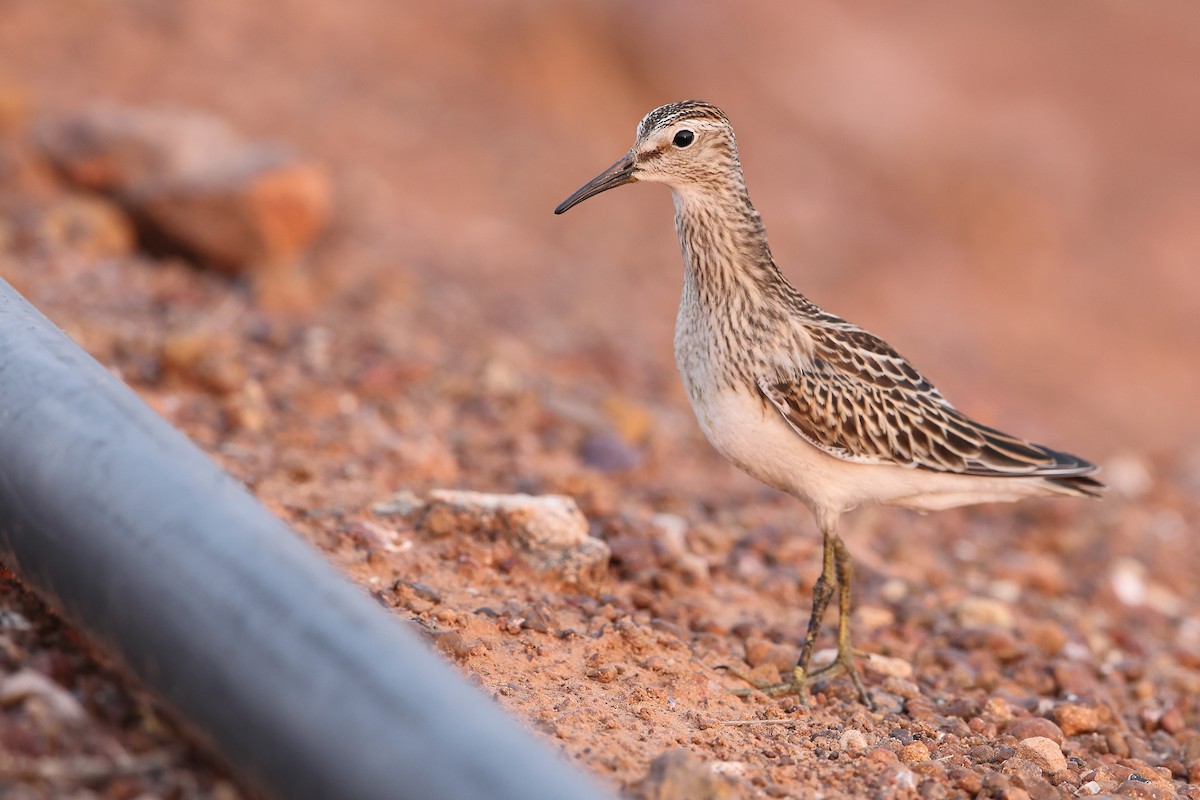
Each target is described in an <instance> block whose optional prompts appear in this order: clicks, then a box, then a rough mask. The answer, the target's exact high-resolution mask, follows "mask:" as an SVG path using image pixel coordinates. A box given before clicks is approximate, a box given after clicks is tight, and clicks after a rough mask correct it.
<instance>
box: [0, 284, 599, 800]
mask: <svg viewBox="0 0 1200 800" xmlns="http://www.w3.org/2000/svg"><path fill="white" fill-rule="evenodd" d="M0 558H2V559H3V560H4V561H6V562H7V563H8V564H9V565H10V566H11V567H13V568H14V569H15V570H16V571H17V573H18V574H19V575H20V576H21V578H22V580H23V581H25V582H27V583H28V584H29V585H31V586H32V587H33V588H35V589H36V590H37V591H38V592H40V593H41V594H42V595H43V596H44V597H45V598H46V599H47V600H48V601H49V602H50V603H51V604H52V605H53V606H54V607H56V608H57V609H59V610H60V611H61V612H62V613H63V614H64V615H65V616H66V617H67V618H69V619H71V620H72V621H74V622H75V623H76V624H78V625H79V626H80V627H81V628H83V629H84V630H85V631H87V632H88V633H90V634H91V636H92V637H93V638H94V639H96V640H98V641H99V642H100V643H101V645H102V646H103V647H105V648H106V649H107V650H108V651H109V652H110V653H113V654H115V655H116V656H118V657H119V658H120V660H121V661H122V662H123V663H124V664H125V665H126V666H127V667H128V669H129V670H130V671H131V672H132V673H133V674H134V675H135V676H136V677H137V678H138V679H140V680H141V681H142V682H143V683H144V684H145V685H146V686H147V687H149V688H150V689H151V690H152V691H154V692H155V693H156V694H157V695H159V696H160V697H161V698H162V699H163V700H165V701H166V702H167V703H168V704H170V705H171V706H172V707H173V708H174V709H175V710H176V711H177V712H178V713H179V714H180V715H181V716H182V717H183V719H184V720H185V721H186V722H187V723H189V724H190V726H191V727H193V728H194V729H195V730H197V731H198V732H199V733H200V735H201V737H202V738H203V739H205V740H206V741H207V742H208V743H209V744H210V745H211V746H212V747H213V748H215V750H216V751H217V752H219V753H220V754H221V755H223V756H224V758H225V759H226V760H227V761H228V762H229V763H230V764H231V765H233V766H234V768H235V769H237V770H238V771H239V772H240V773H241V774H242V775H243V776H244V777H246V778H247V780H248V781H249V782H251V783H252V784H253V785H257V786H259V787H263V788H265V789H266V790H267V791H268V792H269V793H270V794H273V795H274V796H276V797H279V798H287V799H288V800H290V799H291V798H310V797H311V798H338V800H357V799H358V798H362V800H368V799H371V800H374V799H376V798H388V799H389V800H405V799H407V798H412V800H473V799H474V798H480V799H481V800H482V799H483V798H488V800H552V799H553V800H563V798H579V799H580V800H600V799H601V798H603V797H605V796H606V795H605V794H604V793H602V792H601V791H599V790H598V789H597V788H596V787H595V786H594V785H593V784H592V783H591V782H590V781H588V780H586V779H585V778H584V777H583V776H581V775H580V774H579V773H577V772H576V771H575V770H573V769H571V768H570V767H568V766H567V765H566V764H564V763H563V762H561V761H560V760H559V758H558V757H557V756H555V755H552V754H551V753H550V752H549V750H548V749H546V748H544V747H542V746H540V745H539V744H538V743H537V742H536V741H535V740H534V739H533V738H532V737H531V736H530V735H529V734H528V733H526V732H525V731H523V730H521V729H520V727H519V726H518V725H516V724H515V723H514V722H512V721H511V720H509V719H508V718H507V717H505V716H504V714H503V713H501V711H500V710H499V709H498V708H496V707H495V705H493V703H492V702H491V701H489V700H488V699H486V698H485V697H484V696H483V695H481V694H480V693H479V692H477V691H475V690H474V689H472V688H471V687H469V686H468V685H467V684H466V683H465V682H464V681H463V680H461V679H460V678H458V677H457V676H455V675H454V674H453V673H452V672H451V671H450V669H449V667H448V666H447V665H446V664H444V663H442V662H441V661H440V660H439V659H438V658H437V657H436V656H434V655H433V654H432V653H430V652H429V650H428V649H427V648H426V647H425V646H424V644H422V643H421V641H420V640H419V639H418V638H417V637H416V636H415V635H414V634H413V633H412V632H410V631H409V630H407V629H406V628H405V626H404V625H403V624H402V623H401V622H400V621H398V620H397V619H395V618H394V617H392V616H391V615H389V614H388V613H387V612H386V611H384V610H383V609H382V608H380V607H379V606H378V605H377V604H375V603H374V602H373V601H372V600H370V599H369V598H368V597H367V596H366V594H364V593H363V592H362V591H361V590H359V589H358V588H357V587H355V586H354V585H352V584H351V583H350V582H349V581H347V580H346V579H344V578H343V577H342V576H341V575H339V574H338V573H337V572H335V571H334V570H333V569H332V568H331V567H330V566H329V565H327V564H326V563H325V562H324V560H323V559H322V558H321V556H320V555H318V554H317V553H316V552H315V551H314V550H312V549H311V548H310V547H308V546H307V545H306V544H305V543H304V542H303V541H302V540H301V539H300V537H299V536H298V535H297V534H295V533H294V532H292V531H291V530H290V529H289V528H288V527H287V526H286V525H284V524H283V523H282V522H280V521H279V520H278V519H276V518H275V517H274V516H272V515H271V514H270V513H268V512H267V511H266V510H265V509H264V508H263V507H262V506H260V505H259V504H258V502H257V501H256V500H255V499H254V498H253V497H251V496H250V494H249V493H247V492H246V491H245V490H244V489H243V488H242V486H241V485H240V484H238V483H237V481H235V480H234V479H233V478H231V477H230V476H229V475H227V474H225V473H224V472H223V471H221V470H220V469H219V468H217V467H216V465H214V464H213V463H212V462H211V461H210V460H209V459H208V458H207V457H206V456H205V455H204V454H203V453H201V452H200V450H199V449H198V448H197V447H196V446H195V445H193V444H192V443H191V442H190V441H188V439H187V438H186V437H184V436H183V435H182V434H180V433H179V432H177V431H176V430H175V429H173V428H172V427H171V426H170V425H168V424H166V423H165V422H164V421H163V420H162V419H161V418H159V417H158V416H157V415H156V414H154V413H153V412H152V411H151V410H150V409H149V408H147V407H146V406H145V405H144V404H143V403H142V402H141V401H140V400H139V399H138V398H137V397H136V396H135V395H134V393H133V392H132V391H130V390H129V389H128V387H126V386H125V385H124V384H122V383H121V382H120V381H118V380H116V379H115V378H114V377H113V376H112V375H110V374H109V373H108V371H107V370H105V369H104V368H103V367H102V366H100V365H99V364H98V363H96V362H95V361H94V360H93V359H92V358H91V357H89V356H88V355H87V354H86V353H84V352H83V350H81V349H80V348H79V347H77V346H76V345H75V344H74V343H73V342H71V341H70V339H68V338H67V337H66V336H65V335H63V333H62V332H61V331H60V330H58V328H56V327H55V326H54V325H53V324H51V323H50V322H49V321H48V320H47V319H46V318H45V317H43V316H42V315H41V314H40V313H39V312H38V311H37V309H35V308H34V307H33V306H31V305H30V304H29V303H28V302H27V301H26V300H25V299H24V298H23V297H21V296H20V295H19V294H18V293H17V292H16V291H15V290H13V288H12V287H11V286H9V285H8V284H7V283H5V282H4V281H3V280H0Z"/></svg>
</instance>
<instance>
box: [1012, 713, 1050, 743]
mask: <svg viewBox="0 0 1200 800" xmlns="http://www.w3.org/2000/svg"><path fill="white" fill-rule="evenodd" d="M1008 733H1009V734H1010V735H1012V737H1013V738H1015V739H1016V740H1017V741H1018V742H1019V741H1023V740H1025V739H1029V738H1032V737H1034V736H1043V737H1045V738H1047V739H1050V740H1052V741H1053V742H1054V743H1055V744H1057V745H1059V746H1060V747H1061V746H1062V743H1063V732H1062V729H1061V728H1059V727H1058V726H1057V725H1055V724H1054V723H1053V722H1051V721H1050V720H1048V719H1045V718H1043V717H1032V718H1030V719H1023V720H1021V721H1020V722H1017V723H1016V724H1014V725H1012V726H1011V727H1010V728H1009V729H1008Z"/></svg>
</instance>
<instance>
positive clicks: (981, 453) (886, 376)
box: [759, 323, 1095, 483]
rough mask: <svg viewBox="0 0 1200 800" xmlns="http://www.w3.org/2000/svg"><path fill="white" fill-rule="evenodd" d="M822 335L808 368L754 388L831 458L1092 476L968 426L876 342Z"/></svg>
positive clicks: (818, 331) (1038, 449)
mask: <svg viewBox="0 0 1200 800" xmlns="http://www.w3.org/2000/svg"><path fill="white" fill-rule="evenodd" d="M843 326H844V327H843ZM829 327H830V330H826V329H825V328H823V327H814V328H812V329H811V332H812V333H813V339H814V353H813V357H812V359H811V360H810V361H809V362H808V363H805V364H803V365H801V366H800V368H799V369H798V370H797V371H796V372H795V373H794V374H791V375H786V376H783V375H781V376H779V377H777V378H775V379H770V380H760V381H759V389H760V391H761V392H762V393H763V395H764V396H765V397H766V398H767V399H768V400H770V401H771V403H772V405H774V406H775V408H777V409H778V410H779V413H780V414H782V415H783V417H784V419H786V420H787V421H788V423H789V424H790V425H791V426H792V428H793V429H794V430H795V431H796V432H797V433H799V434H800V435H801V436H803V437H804V438H805V439H807V440H808V441H809V442H811V443H812V444H813V445H815V446H817V447H819V448H820V449H822V450H824V451H825V452H827V453H829V454H830V455H833V456H836V457H838V458H841V459H845V460H847V461H855V462H859V463H870V464H899V465H902V466H912V467H920V468H923V469H929V470H937V471H940V472H959V473H964V474H969V475H992V476H1005V475H1011V476H1022V475H1024V476H1032V475H1040V476H1047V477H1051V476H1057V477H1071V476H1080V475H1084V474H1086V473H1089V472H1092V471H1094V470H1095V466H1094V465H1092V464H1090V463H1088V462H1087V461H1084V460H1083V459H1081V458H1078V457H1076V456H1073V455H1070V454H1067V453H1060V452H1058V451H1055V450H1051V449H1050V448H1048V447H1043V446H1042V445H1038V444H1034V443H1033V442H1030V441H1027V440H1025V439H1021V438H1018V437H1016V436H1010V435H1009V434H1006V433H1003V432H1001V431H998V430H996V429H994V428H989V427H987V426H986V425H981V424H979V423H977V422H974V421H973V420H971V419H970V418H968V417H967V416H966V415H965V414H963V413H962V412H961V411H959V410H958V409H956V408H954V406H952V405H950V403H948V402H947V401H946V399H945V398H944V397H942V395H941V393H940V392H939V391H938V390H937V389H936V388H935V387H934V386H933V385H932V384H931V383H930V382H929V381H927V380H926V379H925V378H924V376H922V375H921V373H920V372H918V371H917V370H916V369H915V368H914V367H913V366H912V365H911V364H909V363H908V362H907V361H906V360H905V359H904V358H903V357H902V356H901V355H900V354H899V353H897V352H896V351H895V350H893V349H892V348H891V347H890V346H889V345H888V344H887V343H886V342H884V341H883V340H882V339H880V338H878V337H877V336H873V335H872V334H870V333H867V332H866V331H864V330H862V329H860V328H857V327H854V326H852V325H850V324H849V323H841V324H840V325H838V326H837V327H836V328H833V327H832V326H829ZM1089 480H1090V479H1089ZM1093 483H1095V482H1094V481H1093Z"/></svg>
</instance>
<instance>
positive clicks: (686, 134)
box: [671, 130, 696, 147]
mask: <svg viewBox="0 0 1200 800" xmlns="http://www.w3.org/2000/svg"><path fill="white" fill-rule="evenodd" d="M694 141H696V134H694V133H692V132H691V131H687V130H683V131H680V132H679V133H677V134H675V138H674V139H672V140H671V143H672V144H673V145H675V146H676V147H687V146H688V145H689V144H691V143H692V142H694Z"/></svg>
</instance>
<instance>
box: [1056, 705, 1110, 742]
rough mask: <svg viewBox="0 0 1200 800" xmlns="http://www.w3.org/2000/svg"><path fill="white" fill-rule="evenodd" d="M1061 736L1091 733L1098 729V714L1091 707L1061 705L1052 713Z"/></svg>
mask: <svg viewBox="0 0 1200 800" xmlns="http://www.w3.org/2000/svg"><path fill="white" fill-rule="evenodd" d="M1052 714H1053V716H1054V721H1055V722H1057V723H1058V727H1059V728H1060V729H1061V730H1062V732H1063V736H1075V735H1077V734H1080V733H1091V732H1092V731H1095V730H1098V729H1099V728H1100V721H1101V720H1100V713H1099V712H1098V711H1097V710H1096V709H1095V708H1092V707H1091V706H1084V705H1078V704H1076V703H1063V704H1062V705H1060V706H1056V707H1055V709H1054V711H1053V712H1052Z"/></svg>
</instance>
